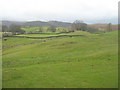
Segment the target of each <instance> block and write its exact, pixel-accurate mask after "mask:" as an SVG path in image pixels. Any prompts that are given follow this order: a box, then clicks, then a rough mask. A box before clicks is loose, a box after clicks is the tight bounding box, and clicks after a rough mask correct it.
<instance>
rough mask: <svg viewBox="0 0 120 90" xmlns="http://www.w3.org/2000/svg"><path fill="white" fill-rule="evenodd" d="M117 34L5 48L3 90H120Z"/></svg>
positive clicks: (89, 35) (115, 32)
mask: <svg viewBox="0 0 120 90" xmlns="http://www.w3.org/2000/svg"><path fill="white" fill-rule="evenodd" d="M77 33H78V32H77ZM117 33H118V32H117V31H114V32H108V33H104V34H89V33H85V35H86V36H82V37H72V38H70V37H66V38H58V39H56V40H51V41H47V42H43V43H37V44H33V45H25V46H22V47H14V48H8V49H3V87H6V88H9V87H11V88H12V87H15V88H117V87H118V58H117V57H118V43H117V40H118V38H117ZM26 41H27V39H26ZM16 42H17V40H16Z"/></svg>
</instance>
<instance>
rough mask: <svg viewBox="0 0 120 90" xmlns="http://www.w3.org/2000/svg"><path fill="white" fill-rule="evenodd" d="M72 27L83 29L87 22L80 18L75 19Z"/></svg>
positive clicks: (85, 27)
mask: <svg viewBox="0 0 120 90" xmlns="http://www.w3.org/2000/svg"><path fill="white" fill-rule="evenodd" d="M72 27H73V29H74V30H82V31H85V30H86V29H87V24H86V23H84V22H83V21H81V20H76V21H74V22H73V24H72Z"/></svg>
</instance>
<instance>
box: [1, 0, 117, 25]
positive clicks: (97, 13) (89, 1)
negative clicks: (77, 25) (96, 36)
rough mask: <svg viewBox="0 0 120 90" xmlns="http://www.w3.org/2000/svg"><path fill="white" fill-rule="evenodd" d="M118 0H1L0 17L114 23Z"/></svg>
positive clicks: (26, 19) (21, 19) (6, 18)
mask: <svg viewBox="0 0 120 90" xmlns="http://www.w3.org/2000/svg"><path fill="white" fill-rule="evenodd" d="M118 1H119V0H0V19H1V20H17V21H35V20H39V21H49V20H57V21H65V22H73V21H74V20H83V21H84V22H86V23H109V22H111V23H117V20H118V19H117V17H118Z"/></svg>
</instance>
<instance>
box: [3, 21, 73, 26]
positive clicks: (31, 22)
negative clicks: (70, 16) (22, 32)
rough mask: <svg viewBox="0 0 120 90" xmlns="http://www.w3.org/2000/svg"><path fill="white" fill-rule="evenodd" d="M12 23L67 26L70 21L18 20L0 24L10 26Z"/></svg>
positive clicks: (69, 24)
mask: <svg viewBox="0 0 120 90" xmlns="http://www.w3.org/2000/svg"><path fill="white" fill-rule="evenodd" d="M12 24H15V25H21V26H31V27H35V26H56V27H69V26H71V23H68V22H60V21H48V22H43V21H30V22H19V21H2V25H6V26H10V25H12Z"/></svg>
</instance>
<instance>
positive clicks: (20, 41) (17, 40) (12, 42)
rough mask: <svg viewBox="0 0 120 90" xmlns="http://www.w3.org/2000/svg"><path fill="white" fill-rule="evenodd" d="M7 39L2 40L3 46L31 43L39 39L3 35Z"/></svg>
mask: <svg viewBox="0 0 120 90" xmlns="http://www.w3.org/2000/svg"><path fill="white" fill-rule="evenodd" d="M5 38H6V39H7V41H4V40H3V44H2V46H3V47H7V46H14V45H23V44H27V43H33V42H37V41H40V40H41V39H29V38H17V37H5Z"/></svg>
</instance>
